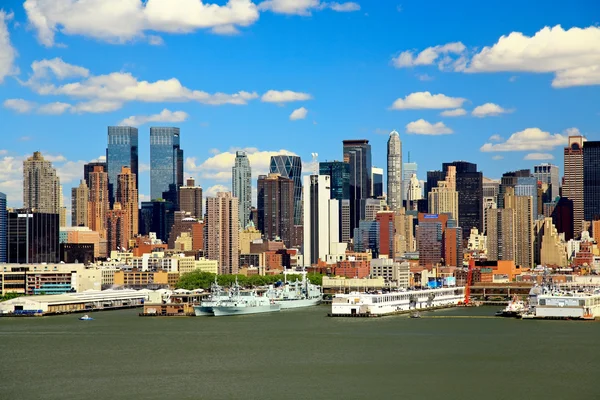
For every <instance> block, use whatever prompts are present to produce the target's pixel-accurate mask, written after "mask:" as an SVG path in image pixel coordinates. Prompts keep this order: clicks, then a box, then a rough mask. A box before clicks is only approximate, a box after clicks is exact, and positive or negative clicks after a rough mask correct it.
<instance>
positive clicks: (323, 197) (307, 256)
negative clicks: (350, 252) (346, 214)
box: [302, 175, 339, 267]
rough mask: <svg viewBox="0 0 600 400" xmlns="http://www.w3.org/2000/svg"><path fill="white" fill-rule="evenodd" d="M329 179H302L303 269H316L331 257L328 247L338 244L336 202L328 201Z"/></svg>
mask: <svg viewBox="0 0 600 400" xmlns="http://www.w3.org/2000/svg"><path fill="white" fill-rule="evenodd" d="M330 183H331V177H330V176H328V175H310V176H305V177H304V213H303V217H304V221H303V228H304V232H303V233H304V240H303V249H302V254H303V256H304V265H305V266H307V267H310V266H311V265H316V264H318V263H319V260H321V261H325V260H326V259H327V255H328V254H332V253H333V251H331V248H330V246H331V244H332V243H337V242H338V241H339V232H338V230H339V222H338V218H339V210H338V208H339V202H338V200H336V199H331V198H330V196H331V187H330Z"/></svg>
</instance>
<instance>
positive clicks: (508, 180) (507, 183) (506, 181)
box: [498, 169, 532, 208]
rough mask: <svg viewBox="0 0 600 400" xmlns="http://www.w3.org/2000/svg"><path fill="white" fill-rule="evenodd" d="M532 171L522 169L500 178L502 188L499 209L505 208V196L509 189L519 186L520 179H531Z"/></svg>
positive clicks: (500, 188)
mask: <svg viewBox="0 0 600 400" xmlns="http://www.w3.org/2000/svg"><path fill="white" fill-rule="evenodd" d="M531 176H532V175H531V171H530V170H528V169H520V170H518V171H511V172H505V173H504V174H502V178H500V186H499V187H498V208H505V207H504V195H505V194H506V192H507V189H508V188H514V187H515V186H516V185H517V181H518V179H519V178H529V177H531Z"/></svg>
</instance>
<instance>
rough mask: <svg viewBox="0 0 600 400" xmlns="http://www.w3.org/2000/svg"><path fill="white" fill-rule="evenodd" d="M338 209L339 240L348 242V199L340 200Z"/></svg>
mask: <svg viewBox="0 0 600 400" xmlns="http://www.w3.org/2000/svg"><path fill="white" fill-rule="evenodd" d="M340 208H341V211H340V227H341V228H340V229H341V233H340V242H342V243H349V242H350V200H342V203H341V207H340Z"/></svg>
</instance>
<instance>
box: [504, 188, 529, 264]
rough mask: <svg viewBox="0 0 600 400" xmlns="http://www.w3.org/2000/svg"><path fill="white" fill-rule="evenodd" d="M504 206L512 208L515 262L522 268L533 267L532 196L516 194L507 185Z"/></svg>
mask: <svg viewBox="0 0 600 400" xmlns="http://www.w3.org/2000/svg"><path fill="white" fill-rule="evenodd" d="M504 208H505V209H507V210H508V209H512V210H514V216H515V241H516V253H515V258H514V260H515V264H517V265H519V266H521V267H524V268H533V267H534V265H533V198H532V197H531V196H517V195H515V189H513V188H510V187H509V188H507V189H506V193H505V194H504Z"/></svg>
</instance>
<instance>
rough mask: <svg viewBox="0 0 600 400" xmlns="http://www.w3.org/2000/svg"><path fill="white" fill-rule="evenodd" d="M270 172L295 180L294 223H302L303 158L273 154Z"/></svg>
mask: <svg viewBox="0 0 600 400" xmlns="http://www.w3.org/2000/svg"><path fill="white" fill-rule="evenodd" d="M269 172H270V173H272V174H273V173H275V174H279V175H281V176H283V177H286V178H289V179H291V180H293V181H294V225H302V160H301V159H300V157H298V156H287V155H277V156H271V165H270V170H269ZM263 233H264V232H263Z"/></svg>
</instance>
